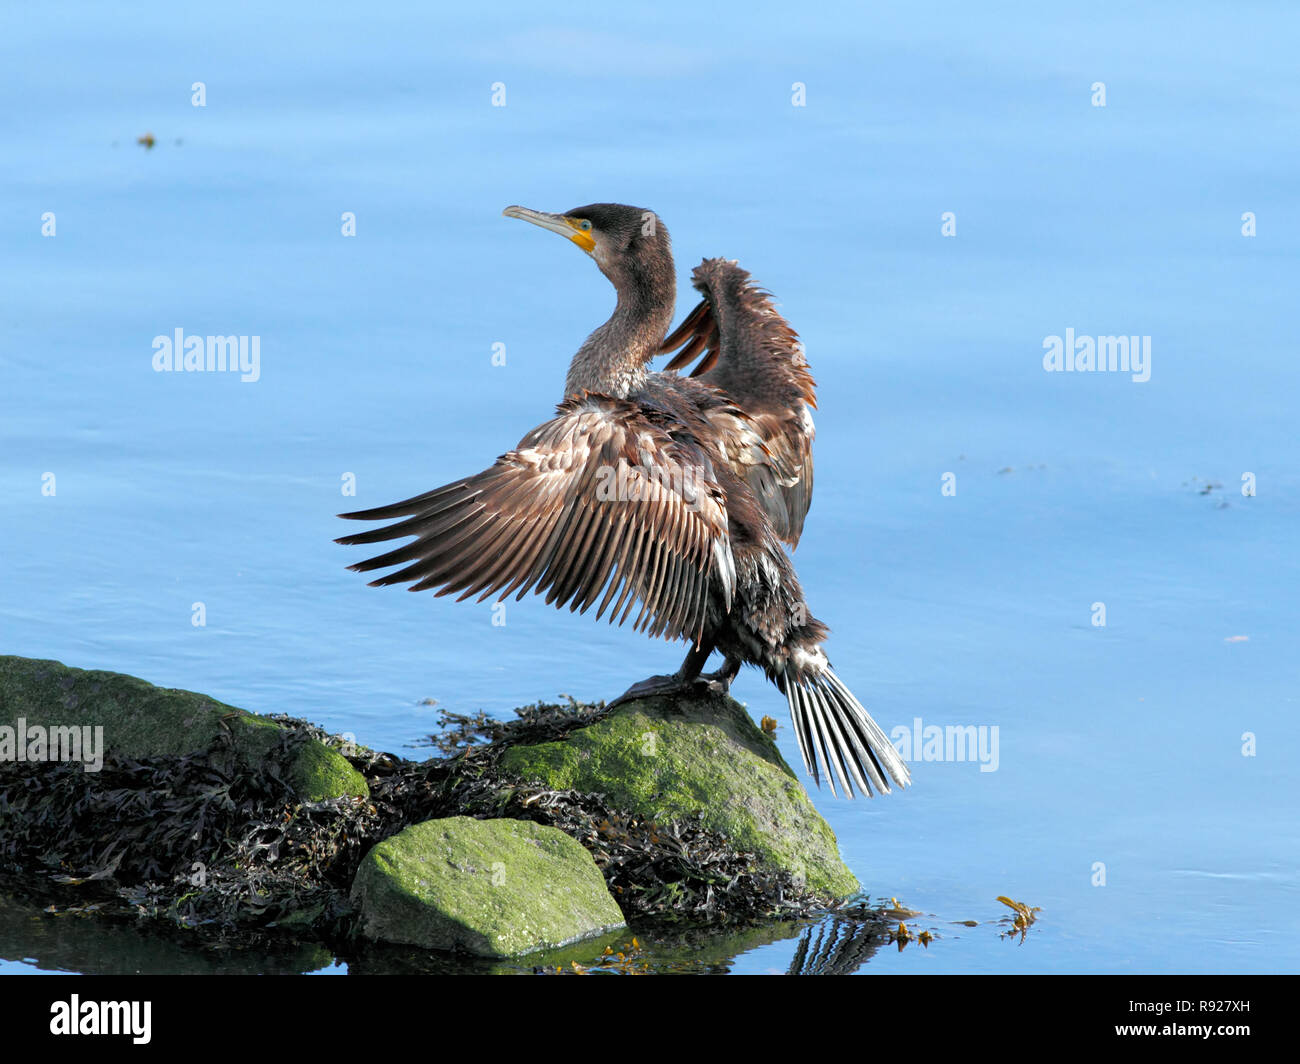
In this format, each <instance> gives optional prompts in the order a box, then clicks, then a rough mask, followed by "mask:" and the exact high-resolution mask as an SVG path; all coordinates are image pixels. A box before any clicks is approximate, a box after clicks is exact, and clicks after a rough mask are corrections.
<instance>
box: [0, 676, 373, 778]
mask: <svg viewBox="0 0 1300 1064" xmlns="http://www.w3.org/2000/svg"><path fill="white" fill-rule="evenodd" d="M19 718H22V719H23V720H24V721H25V722H26V727H27V728H28V729H29V730H30V729H31V728H32V727H35V726H40V727H42V728H46V729H49V728H54V727H85V726H89V727H92V728H93V727H96V726H102V727H103V729H104V731H103V750H102V752H103V753H111V754H115V755H118V756H121V757H132V758H142V757H155V756H181V755H184V754H190V753H194V752H195V751H199V750H205V749H207V748H208V747H209V746H210V745H211V744H212V743H213V741H214V740H215V739H216V738H217V737H218V735H219V734H220V732H221V731H222V730H223V729H225V730H228V731H229V733H230V738H231V745H230V748H229V753H228V754H227V755H226V756H227V758H228V759H229V763H228V764H225V765H222V766H220V767H222V768H224V769H226V770H229V771H232V772H241V771H242V772H261V771H264V770H265V768H266V765H267V761H268V759H270V758H271V757H272V756H273V753H274V751H275V750H276V747H277V746H278V744H279V742H280V739H281V737H282V735H283V734H284V731H285V729H284V728H282V727H281V726H280V725H279V724H277V723H275V721H271V720H266V719H265V718H263V717H258V716H256V715H254V714H252V713H249V712H247V711H245V710H242V709H236V708H235V707H234V706H228V705H226V704H225V703H223V702H218V701H216V700H215V699H212V698H209V697H208V696H207V695H201V694H196V693H195V692H193V691H179V690H174V689H172V688H167V687H155V686H154V685H153V684H151V683H148V682H146V681H144V680H141V679H138V678H137V677H135V676H127V675H125V674H123V673H120V672H102V671H99V670H92V669H74V668H69V667H68V666H66V665H64V664H62V663H61V662H57V661H42V660H39V659H34V658H19V657H9V656H2V655H0V726H5V725H7V726H9V727H11V728H16V727H17V722H18V720H19ZM286 771H287V779H288V781H289V783H290V784H291V785H292V787H293V789H294V793H295V794H296V795H297V796H298V797H299V798H301V799H302V800H303V801H320V800H322V799H325V798H339V797H343V796H345V795H354V796H358V797H366V796H368V795H369V793H370V790H369V788H368V787H367V786H366V781H365V779H364V777H362V775H361V774H360V773H359V772H357V771H356V769H354V768H353V767H352V766H351V765H350V764H349V763H348V761H347V759H346V758H345V757H343V755H342V754H340V753H339V752H338V751H337V750H332V749H330V748H329V747H328V746H326V745H325V744H324V743H321V742H319V741H318V740H316V739H308V740H307V741H306V742H304V743H303V744H302V745H301V746H299V747H298V748H297V750H296V752H295V754H294V756H293V760H292V762H291V763H290V764H289V765H288V766H287V768H286Z"/></svg>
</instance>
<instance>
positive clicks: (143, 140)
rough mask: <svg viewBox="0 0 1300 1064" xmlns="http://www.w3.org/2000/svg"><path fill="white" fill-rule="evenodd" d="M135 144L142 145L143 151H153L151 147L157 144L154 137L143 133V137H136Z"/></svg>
mask: <svg viewBox="0 0 1300 1064" xmlns="http://www.w3.org/2000/svg"><path fill="white" fill-rule="evenodd" d="M135 142H136V143H137V144H142V145H144V149H145V151H151V150H152V149H153V146H154V145H155V144H157V143H158V142H157V141H156V140H155V139H154V135H153V134H152V133H145V134H144V135H143V136H139V137H136V138H135Z"/></svg>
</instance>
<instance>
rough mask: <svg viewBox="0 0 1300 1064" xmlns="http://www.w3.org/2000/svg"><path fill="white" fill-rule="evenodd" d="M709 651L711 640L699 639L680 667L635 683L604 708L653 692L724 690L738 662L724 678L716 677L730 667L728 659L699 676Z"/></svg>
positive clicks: (714, 691)
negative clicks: (705, 641)
mask: <svg viewBox="0 0 1300 1064" xmlns="http://www.w3.org/2000/svg"><path fill="white" fill-rule="evenodd" d="M712 653H713V644H712V643H701V644H700V645H698V646H692V647H691V649H690V650H689V651H687V653H686V659H685V660H684V661H683V662H682V667H681V668H680V669H678V670H677V671H676V672H675V673H672V674H671V675H669V676H651V677H649V678H648V679H645V680H642V681H641V682H640V683H634V684H633V685H632V686H631V687H629V688H628V689H627V690H626V691H624V692H623V693H622V694H621V695H619V696H618V697H617V698H616V699H614V701H613V702H611V703H610V704H609V705H608V706H607V707H606V708H607V709H613V708H614V707H615V706H619V705H622V704H623V703H624V702H631V701H633V700H635V699H638V698H649V697H651V696H652V695H687V696H694V695H699V694H703V693H706V692H707V693H711V694H726V693H727V686H728V685H729V684H730V682H731V677H733V676H735V675H736V670H738V669H739V668H740V662H736V668H735V669H733V670H732V671H731V675H730V676H726V677H725V679H722V680H720V679H719V678H720V677H723V676H724V674H725V673H726V672H727V670H728V669H729V668H730V667H731V663H730V662H727V664H726V665H724V666H723V667H722V668H721V669H720V670H719V671H718V672H716V673H713V674H711V675H708V676H702V675H701V674H700V669H702V668H703V667H704V663H705V662H706V661H708V660H709V655H710V654H712Z"/></svg>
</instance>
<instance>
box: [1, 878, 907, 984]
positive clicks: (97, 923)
mask: <svg viewBox="0 0 1300 1064" xmlns="http://www.w3.org/2000/svg"><path fill="white" fill-rule="evenodd" d="M796 935H797V936H798V941H797V945H796V946H795V949H794V956H793V958H792V959H791V961H790V964H789V967H788V969H787V970H788V972H789V973H790V974H792V975H842V974H849V973H851V972H854V971H856V970H857V969H858V968H859V967H861V966H862V965H863V964H865V963H866V962H867V961H868V960H870V959H871V957H872V956H873V955H874V954H875V952H876V951H877V949H879V948H880V946H881V945H882V944H883V943H884V942H885V941H886V939H887V935H886V929H885V925H884V924H883V923H882V922H881V921H880V918H879V916H878V915H877V916H874V917H873V916H870V915H864V917H863V918H855V917H851V916H847V915H844V914H836V915H834V916H829V917H826V918H825V919H823V920H821V921H818V922H815V923H809V922H808V921H781V922H778V923H772V924H765V925H762V926H760V927H747V928H740V929H733V930H729V931H721V932H719V931H708V930H705V929H701V928H694V929H675V930H645V929H641V930H638V931H637V932H635V934H634V933H633V932H632V931H630V930H627V929H624V930H623V931H620V932H616V933H614V934H611V935H607V936H604V937H602V938H598V939H594V940H591V941H588V942H582V943H578V944H577V945H574V946H568V947H565V948H564V949H560V950H552V951H549V952H546V953H541V954H533V955H530V956H528V957H522V958H518V959H513V960H486V959H483V958H480V957H469V956H461V955H458V954H453V953H440V952H437V951H434V950H421V949H417V948H414V947H410V946H394V945H387V944H384V943H374V942H358V943H356V944H355V945H353V946H350V947H348V948H345V949H342V950H340V951H339V952H338V953H337V954H336V953H335V952H334V951H332V950H330V949H329V948H328V947H327V946H325V945H323V944H321V943H319V942H302V941H294V940H293V939H291V938H289V937H288V936H279V937H277V936H272V935H267V934H259V935H248V936H243V937H241V938H240V939H239V940H222V941H219V942H218V941H214V940H213V939H210V938H200V937H199V936H197V935H195V934H194V933H192V932H185V931H176V930H168V929H166V928H164V927H160V926H158V925H147V924H140V923H129V922H125V923H124V922H121V921H116V920H114V921H109V920H104V919H101V918H99V917H95V916H90V915H87V916H76V915H70V914H64V915H51V914H49V913H47V912H44V911H43V910H42V909H41V908H39V907H38V906H36V905H33V904H30V903H27V902H24V901H20V900H18V899H15V898H12V897H7V896H5V895H3V894H0V943H3V947H2V949H0V961H8V962H12V967H11V969H10V970H22V968H19V967H17V966H18V965H22V966H30V967H31V968H34V969H37V970H39V971H46V972H82V973H85V974H88V975H131V974H145V975H147V974H166V975H189V974H214V975H252V974H258V973H262V974H304V973H310V972H322V971H327V970H329V969H332V968H333V969H338V968H340V967H344V969H345V970H346V971H347V972H348V973H349V974H352V975H527V974H532V973H534V972H539V973H546V972H557V971H558V972H561V973H569V972H573V971H578V970H582V971H587V972H592V973H605V972H633V971H649V972H651V973H655V974H667V973H675V974H682V975H722V974H726V973H728V972H730V971H732V970H733V967H734V966H735V963H736V961H737V959H738V958H739V957H741V956H742V955H743V954H746V953H749V952H750V951H752V950H756V949H759V948H760V947H763V946H769V945H773V944H774V943H780V942H791V941H793V940H794V939H795V936H796ZM606 948H608V949H609V950H611V951H612V952H613V953H614V954H618V953H623V954H624V957H625V962H623V963H615V962H614V961H613V960H612V958H611V957H608V956H605V950H606Z"/></svg>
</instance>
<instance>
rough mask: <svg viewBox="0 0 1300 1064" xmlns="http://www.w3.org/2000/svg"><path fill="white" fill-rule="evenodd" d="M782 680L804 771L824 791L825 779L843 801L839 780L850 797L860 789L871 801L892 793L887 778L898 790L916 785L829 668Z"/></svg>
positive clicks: (789, 672) (790, 673)
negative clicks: (876, 793) (876, 794)
mask: <svg viewBox="0 0 1300 1064" xmlns="http://www.w3.org/2000/svg"><path fill="white" fill-rule="evenodd" d="M823 660H824V659H823ZM781 679H782V681H783V682H782V684H781V689H782V691H783V693H784V694H785V697H786V701H787V702H789V703H790V719H791V720H792V721H793V722H794V734H795V738H796V739H798V741H799V752H800V753H801V754H802V755H803V763H804V767H805V768H806V769H807V770H808V774H809V775H810V776H812V778H813V781H814V782H815V783H816V784H817V785H818V786H819V787H820V786H821V777H822V775H825V777H826V782H827V783H829V784H830V788H831V793H832V794H836V795H838V792H837V791H836V790H835V776H838V777H839V780H840V784H841V785H842V786H843V787H844V791H845V793H846V794H847V795H848V797H850V798H852V797H854V785H855V784H856V785H857V788H858V790H859V791H861V792H862V793H864V794H866V795H867V797H871V794H872V789H873V788H874V789H875V790H877V791H881V792H883V793H885V794H888V793H889V783H888V781H887V780H886V779H885V776H886V774H888V775H889V777H890V778H891V779H892V780H893V781H894V782H895V783H896V784H897V785H898V786H899V787H906V786H907V785H908V784H909V783H910V782H911V781H912V777H911V773H909V772H908V771H907V765H906V764H905V763H904V761H903V759H902V758H901V757H900V756H899V754H898V751H897V750H895V749H894V744H893V743H891V742H890V741H889V738H888V736H886V735H885V733H884V732H883V731H881V729H880V725H879V724H877V723H876V722H875V721H874V720H872V719H871V714H870V713H868V712H867V711H866V710H865V709H864V708H863V707H862V703H861V702H859V701H858V700H857V699H856V698H854V697H853V692H852V691H850V690H849V689H848V687H846V686H845V684H844V681H842V680H841V679H840V678H839V677H838V676H836V675H835V673H834V672H833V671H832V669H831V667H830V665H829V663H828V664H826V665H824V666H823V667H822V668H820V669H818V670H817V671H816V672H810V671H809V670H806V669H795V668H793V667H787V669H786V672H785V674H784V676H782V677H781ZM818 763H820V767H821V771H820V772H819V771H818ZM832 769H833V770H834V776H832V774H831V773H832Z"/></svg>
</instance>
